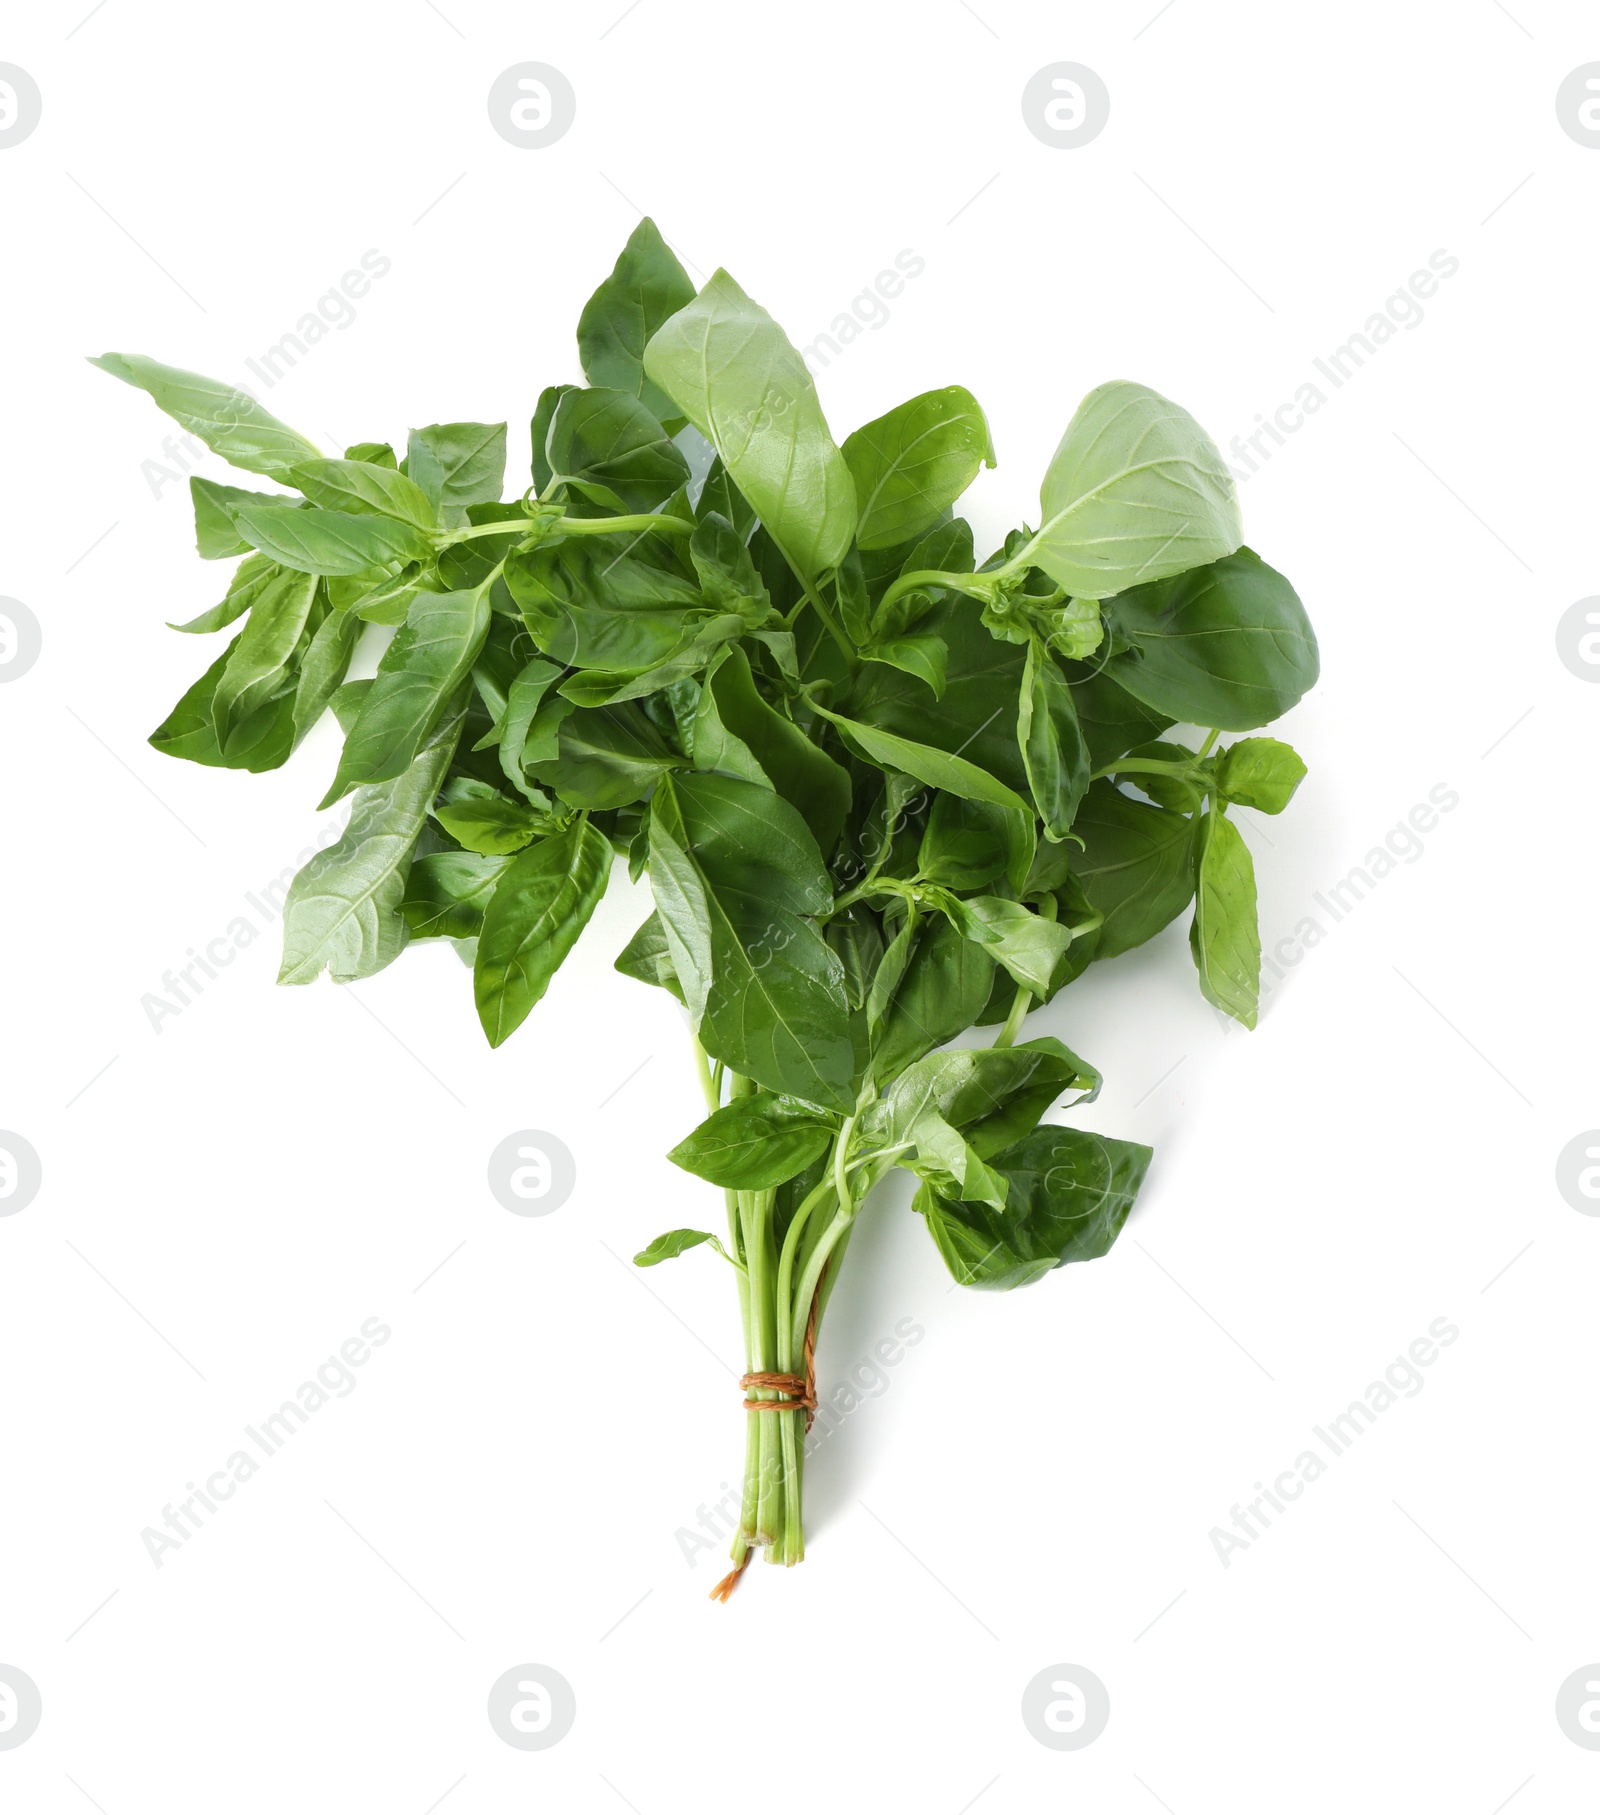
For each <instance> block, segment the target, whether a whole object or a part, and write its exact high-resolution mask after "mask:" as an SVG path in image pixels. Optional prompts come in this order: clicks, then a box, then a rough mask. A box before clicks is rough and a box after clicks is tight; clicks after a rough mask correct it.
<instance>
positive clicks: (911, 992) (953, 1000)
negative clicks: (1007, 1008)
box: [867, 914, 995, 1082]
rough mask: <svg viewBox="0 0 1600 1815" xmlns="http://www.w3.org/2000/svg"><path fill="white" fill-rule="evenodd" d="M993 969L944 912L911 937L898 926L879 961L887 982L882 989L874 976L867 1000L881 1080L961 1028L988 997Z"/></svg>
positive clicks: (986, 955) (874, 1059)
mask: <svg viewBox="0 0 1600 1815" xmlns="http://www.w3.org/2000/svg"><path fill="white" fill-rule="evenodd" d="M902 940H904V941H905V943H904V944H903V945H902V943H901V941H902ZM994 973H995V965H994V959H993V958H992V957H991V956H990V955H989V953H988V952H987V951H985V950H984V948H983V947H982V946H981V945H974V944H973V942H972V941H971V940H970V939H967V938H965V937H963V935H962V934H961V932H960V931H959V930H958V929H957V928H956V927H954V926H952V925H951V923H950V922H949V921H948V920H947V919H945V917H944V916H943V915H942V914H940V915H935V916H934V917H932V918H931V919H929V920H925V921H924V922H923V923H922V924H921V925H920V926H919V927H918V928H917V929H916V930H915V932H914V933H912V934H911V935H910V936H909V937H908V936H907V933H906V932H905V930H904V929H902V931H901V932H900V933H898V934H897V935H896V937H895V938H894V940H892V941H891V943H890V946H889V950H888V951H887V952H886V953H885V954H884V959H883V965H882V966H881V967H880V972H879V975H880V976H882V977H884V978H885V983H886V987H885V988H884V989H883V991H882V992H881V993H880V992H879V988H878V981H877V979H874V981H873V996H872V997H870V998H869V1000H868V1005H867V1007H868V1021H869V1024H870V1025H872V1026H873V1056H872V1069H873V1075H874V1076H875V1077H876V1078H877V1079H878V1080H879V1081H880V1082H881V1081H883V1080H884V1079H887V1078H892V1077H894V1076H895V1075H896V1073H898V1072H899V1071H901V1070H903V1069H904V1068H905V1067H906V1066H907V1065H909V1064H911V1063H912V1062H913V1061H914V1060H917V1059H920V1058H921V1057H922V1056H923V1055H924V1054H925V1053H929V1052H932V1050H933V1049H934V1047H936V1046H943V1045H944V1043H945V1041H946V1040H953V1039H954V1038H955V1036H956V1035H957V1034H959V1033H964V1032H965V1031H966V1030H967V1028H969V1027H970V1026H971V1025H972V1024H973V1022H974V1021H976V1020H977V1018H978V1015H979V1014H980V1013H981V1012H982V1009H983V1005H984V1003H985V1002H987V1001H988V999H989V989H990V986H991V984H992V983H993V981H994ZM874 1009H878V1011H879V1014H878V1016H877V1017H875V1016H874Z"/></svg>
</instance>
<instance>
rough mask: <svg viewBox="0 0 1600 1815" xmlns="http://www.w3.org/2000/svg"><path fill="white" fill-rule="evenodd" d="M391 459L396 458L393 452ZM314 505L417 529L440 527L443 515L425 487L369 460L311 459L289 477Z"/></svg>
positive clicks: (389, 467)
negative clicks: (377, 517) (440, 514)
mask: <svg viewBox="0 0 1600 1815" xmlns="http://www.w3.org/2000/svg"><path fill="white" fill-rule="evenodd" d="M389 458H390V460H391V461H392V460H393V459H394V455H393V454H392V453H391V454H390V456H389ZM289 483H290V484H291V485H295V486H298V487H299V488H300V490H301V491H302V492H304V493H305V495H306V497H308V498H309V499H310V500H311V502H312V503H313V504H320V505H323V506H324V507H325V508H327V509H328V510H338V511H351V512H354V513H355V515H357V516H379V517H393V518H395V519H397V520H398V521H399V522H401V523H409V524H411V525H412V527H413V528H415V529H420V530H432V529H437V528H438V527H439V515H438V512H437V511H436V510H435V509H434V507H433V505H432V503H431V502H430V501H429V499H428V496H427V494H426V493H425V492H424V491H423V490H422V487H421V486H419V485H417V484H415V483H414V482H413V481H412V480H410V479H408V478H407V477H406V476H405V474H404V473H401V472H396V471H395V469H394V467H393V466H379V465H374V464H370V463H369V462H367V461H365V460H307V461H305V462H303V463H302V464H301V465H299V466H297V467H295V468H294V469H293V471H292V472H291V473H290V474H289Z"/></svg>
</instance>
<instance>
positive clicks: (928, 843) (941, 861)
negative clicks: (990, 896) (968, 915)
mask: <svg viewBox="0 0 1600 1815" xmlns="http://www.w3.org/2000/svg"><path fill="white" fill-rule="evenodd" d="M1008 817H1012V818H1014V817H1015V816H1014V815H1011V816H1008V814H1007V812H1006V809H1005V808H1004V807H995V806H990V805H989V804H988V803H987V802H985V801H980V800H963V799H961V797H960V796H959V795H956V794H936V795H935V796H934V797H933V806H932V808H931V809H930V810H929V813H928V823H927V825H926V826H925V827H924V829H923V833H922V846H921V849H920V850H919V852H918V854H917V868H918V869H919V870H920V871H921V872H922V874H923V875H924V876H925V877H926V878H927V879H928V881H929V882H937V883H941V884H943V886H944V887H945V888H949V889H981V888H984V887H985V886H986V885H988V884H989V883H991V882H995V881H998V880H999V878H1000V877H1002V876H1003V875H1004V874H1005V873H1006V869H1007V866H1008V863H1009V859H1010V850H1011V846H1010V839H1009V836H1008Z"/></svg>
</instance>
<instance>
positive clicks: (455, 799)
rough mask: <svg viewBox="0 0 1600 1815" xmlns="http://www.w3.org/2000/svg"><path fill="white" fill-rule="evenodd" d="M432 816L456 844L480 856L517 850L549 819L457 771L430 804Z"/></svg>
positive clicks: (520, 802)
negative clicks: (458, 773)
mask: <svg viewBox="0 0 1600 1815" xmlns="http://www.w3.org/2000/svg"><path fill="white" fill-rule="evenodd" d="M433 816H434V818H435V819H437V820H438V822H439V824H440V825H442V826H443V827H444V829H445V830H446V831H447V832H448V833H449V834H450V836H451V837H452V838H453V839H454V840H455V841H456V843H457V844H459V845H464V846H465V847H466V848H467V850H469V851H476V852H477V853H478V854H479V855H480V856H483V857H504V856H507V855H508V854H509V853H510V852H512V851H520V850H521V849H522V847H523V846H524V845H526V844H528V843H530V842H531V841H532V839H533V837H534V836H535V834H536V833H538V832H540V831H542V830H543V829H544V828H545V827H546V826H547V825H548V823H549V815H548V814H545V813H539V812H536V811H535V810H534V809H533V808H532V807H531V806H529V805H528V803H527V802H525V801H515V800H507V799H506V797H505V795H503V794H502V793H500V791H499V790H498V789H496V788H491V787H490V786H489V784H488V783H487V782H482V781H477V780H475V779H474V778H473V777H472V776H470V775H458V776H456V777H455V778H454V779H453V780H451V781H450V782H449V783H448V785H447V786H446V788H445V790H444V792H443V793H442V794H441V795H440V796H439V799H438V801H437V802H436V803H435V804H434V809H433Z"/></svg>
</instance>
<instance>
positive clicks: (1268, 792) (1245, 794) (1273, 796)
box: [1217, 737, 1306, 813]
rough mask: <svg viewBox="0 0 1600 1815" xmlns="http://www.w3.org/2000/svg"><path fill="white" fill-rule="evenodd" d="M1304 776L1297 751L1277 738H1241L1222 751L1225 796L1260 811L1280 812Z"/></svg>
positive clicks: (1220, 777)
mask: <svg viewBox="0 0 1600 1815" xmlns="http://www.w3.org/2000/svg"><path fill="white" fill-rule="evenodd" d="M1305 777H1306V766H1305V764H1304V763H1303V762H1302V761H1301V760H1300V757H1299V756H1298V754H1297V753H1296V752H1295V751H1293V750H1291V749H1290V747H1289V746H1288V745H1287V744H1280V743H1279V742H1278V740H1277V738H1275V737H1245V738H1241V739H1240V740H1239V742H1238V743H1236V744H1230V745H1229V746H1228V748H1227V749H1226V750H1224V751H1223V753H1222V760H1221V762H1220V763H1218V765H1217V786H1218V787H1219V788H1221V790H1222V792H1223V796H1224V798H1225V799H1227V800H1231V801H1234V802H1235V803H1236V804H1237V805H1239V806H1241V807H1254V808H1255V810H1256V811H1257V812H1258V813H1281V812H1282V811H1283V809H1284V808H1285V807H1286V806H1288V804H1289V802H1290V801H1291V800H1293V799H1294V791H1295V789H1296V788H1298V787H1299V786H1300V784H1301V782H1303V781H1304V780H1305Z"/></svg>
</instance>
